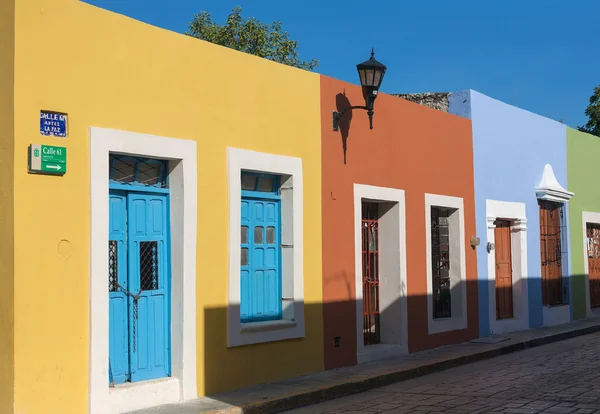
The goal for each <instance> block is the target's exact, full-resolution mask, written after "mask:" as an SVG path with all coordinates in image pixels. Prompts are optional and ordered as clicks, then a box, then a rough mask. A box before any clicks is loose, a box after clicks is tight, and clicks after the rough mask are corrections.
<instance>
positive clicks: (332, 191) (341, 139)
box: [321, 76, 477, 368]
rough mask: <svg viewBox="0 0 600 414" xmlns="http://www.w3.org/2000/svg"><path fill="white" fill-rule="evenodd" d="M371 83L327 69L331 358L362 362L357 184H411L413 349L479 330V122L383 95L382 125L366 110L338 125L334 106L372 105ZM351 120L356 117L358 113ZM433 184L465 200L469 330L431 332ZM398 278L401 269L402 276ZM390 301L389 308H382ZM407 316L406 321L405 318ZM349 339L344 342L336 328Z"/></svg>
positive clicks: (326, 308) (378, 111)
mask: <svg viewBox="0 0 600 414" xmlns="http://www.w3.org/2000/svg"><path fill="white" fill-rule="evenodd" d="M363 103H364V98H363V97H362V92H361V88H360V87H359V86H356V85H351V84H349V83H345V82H341V81H338V80H335V79H332V78H329V77H326V76H322V77H321V116H322V154H323V155H322V163H323V164H322V165H323V167H322V169H323V190H322V191H323V312H324V340H325V366H326V367H327V368H334V367H339V366H345V365H351V364H354V363H356V361H357V349H356V347H357V345H356V341H357V339H356V330H357V325H356V314H355V306H356V305H355V298H356V288H355V273H356V272H355V254H354V237H355V235H354V224H353V223H354V214H355V213H354V193H353V186H354V184H362V185H370V186H377V187H387V188H392V189H402V190H404V191H405V199H406V246H405V247H406V266H407V271H406V274H407V289H408V290H407V296H408V350H409V351H410V352H415V351H419V350H423V349H427V348H434V347H438V346H441V345H445V344H450V343H457V342H463V341H466V340H469V339H472V338H474V337H475V336H476V335H477V288H476V286H475V285H476V280H477V268H476V263H475V260H476V256H475V252H474V251H473V249H472V248H471V247H470V245H469V238H470V237H471V236H473V235H474V234H475V224H474V223H475V222H474V198H473V158H472V143H471V123H470V122H469V121H468V120H465V119H463V118H460V117H457V116H454V115H450V114H446V113H443V112H440V111H437V110H434V109H431V108H427V107H424V106H421V105H418V104H415V103H411V102H408V101H406V100H404V99H400V98H397V97H394V96H390V95H386V94H380V95H379V96H378V98H377V101H376V103H375V116H374V120H373V124H374V128H373V129H372V130H370V129H369V123H368V117H367V114H366V111H362V110H354V111H352V113H351V114H346V115H344V117H343V118H342V121H341V123H340V130H339V131H338V132H335V131H332V127H331V117H332V110H338V111H339V110H341V109H343V108H345V107H348V106H350V105H362V104H363ZM348 121H349V122H348ZM425 193H432V194H439V195H447V196H455V197H461V198H463V200H464V217H465V240H462V243H464V248H465V252H466V278H467V286H466V292H467V293H466V295H467V322H468V323H467V329H461V330H457V331H452V332H444V333H438V334H432V335H429V333H428V320H427V315H428V308H427V276H426V275H427V266H430V263H429V262H428V261H427V259H426V232H427V230H426V224H425V217H426V214H427V213H426V209H425ZM395 277H398V275H395ZM385 311H386V310H384V309H381V312H385ZM398 323H400V321H399V320H398ZM337 336H339V337H340V338H341V345H340V346H339V347H335V346H334V339H335V337H337Z"/></svg>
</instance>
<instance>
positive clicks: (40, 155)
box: [28, 144, 67, 175]
mask: <svg viewBox="0 0 600 414" xmlns="http://www.w3.org/2000/svg"><path fill="white" fill-rule="evenodd" d="M28 158H29V172H30V173H35V174H53V175H63V174H64V173H66V172H67V149H66V148H65V147H53V146H51V145H40V144H31V145H30V146H29V157H28Z"/></svg>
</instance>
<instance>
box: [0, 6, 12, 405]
mask: <svg viewBox="0 0 600 414" xmlns="http://www.w3.org/2000/svg"><path fill="white" fill-rule="evenodd" d="M14 6H15V3H14V0H3V1H0V413H8V412H11V410H12V406H13V391H14V387H13V381H14V376H13V374H14V370H13V366H14V348H13V344H14V331H13V322H14V314H13V292H14V289H13V287H14V285H13V282H14V279H13V276H14V261H13V259H14V243H13V234H14V232H13V212H14V210H13V208H14V202H13V195H14V186H13V182H14V172H13V171H14V67H15V66H14V54H15V53H14V52H15V49H14V42H15V8H14Z"/></svg>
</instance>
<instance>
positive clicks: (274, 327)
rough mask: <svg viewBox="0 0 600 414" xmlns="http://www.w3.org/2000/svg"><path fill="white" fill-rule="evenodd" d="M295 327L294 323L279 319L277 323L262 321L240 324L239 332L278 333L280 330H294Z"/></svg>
mask: <svg viewBox="0 0 600 414" xmlns="http://www.w3.org/2000/svg"><path fill="white" fill-rule="evenodd" d="M296 325H297V323H296V321H294V320H292V321H289V320H285V319H281V320H278V321H264V322H249V323H242V324H241V329H240V331H241V332H242V333H246V332H265V331H278V330H280V329H289V328H295V327H296Z"/></svg>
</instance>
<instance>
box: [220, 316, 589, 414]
mask: <svg viewBox="0 0 600 414" xmlns="http://www.w3.org/2000/svg"><path fill="white" fill-rule="evenodd" d="M596 332H600V325H594V326H589V327H585V328H580V329H573V330H570V331H566V332H561V333H557V334H551V335H547V336H542V337H538V338H532V339H527V340H523V341H520V342H516V343H512V344H507V345H504V346H500V347H498V348H494V349H489V350H485V351H481V352H476V353H473V354H469V355H463V356H459V357H456V358H450V359H447V360H443V361H438V362H434V363H431V364H428V365H423V366H420V367H416V368H409V369H405V370H396V371H390V372H384V373H378V374H373V375H371V376H368V377H366V378H365V377H363V378H360V379H356V380H349V381H346V382H343V383H334V384H332V385H331V386H325V387H322V388H318V389H315V390H310V391H306V392H302V393H298V394H286V395H282V396H280V397H276V398H271V399H266V400H261V401H254V402H250V403H247V404H244V405H243V406H241V407H231V408H228V409H224V410H215V411H211V413H210V414H239V413H244V414H274V413H279V412H282V411H286V410H291V409H294V408H300V407H304V406H307V405H311V404H317V403H321V402H324V401H328V400H333V399H336V398H340V397H346V396H348V395H351V394H356V393H359V392H364V391H369V390H372V389H375V388H379V387H382V386H385V385H390V384H394V383H397V382H401V381H406V380H408V379H411V378H416V377H420V376H423V375H427V374H431V373H434V372H439V371H444V370H447V369H450V368H454V367H458V366H461V365H466V364H470V363H472V362H477V361H481V360H485V359H490V358H493V357H496V356H500V355H504V354H508V353H512V352H516V351H521V350H524V349H528V348H534V347H537V346H542V345H547V344H551V343H554V342H560V341H564V340H566V339H571V338H576V337H578V336H583V335H589V334H592V333H596Z"/></svg>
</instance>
